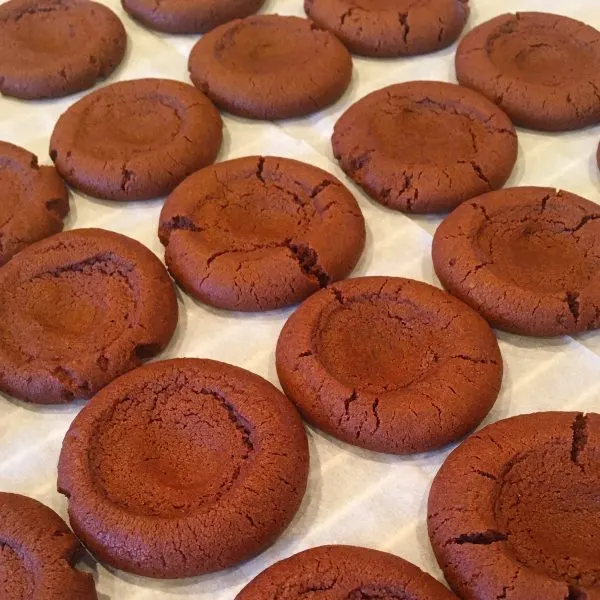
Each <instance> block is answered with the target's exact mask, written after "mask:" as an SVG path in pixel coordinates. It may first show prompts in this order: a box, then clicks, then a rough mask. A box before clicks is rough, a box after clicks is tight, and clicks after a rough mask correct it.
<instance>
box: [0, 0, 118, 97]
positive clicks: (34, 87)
mask: <svg viewBox="0 0 600 600" xmlns="http://www.w3.org/2000/svg"><path fill="white" fill-rule="evenodd" d="M126 45H127V34H126V33H125V28H124V27H123V24H122V23H121V21H120V19H119V18H118V17H117V15H115V14H114V13H113V12H112V11H111V10H110V9H109V8H108V7H107V6H104V5H103V4H99V3H96V2H89V1H88V0H41V1H37V0H10V1H9V2H6V3H5V4H2V5H1V6H0V93H2V94H5V95H7V96H15V97H17V98H23V99H36V98H56V97H60V96H66V95H68V94H73V93H75V92H79V91H81V90H85V89H87V88H90V87H92V86H93V85H94V84H95V83H96V81H97V80H98V79H103V78H105V77H107V76H108V75H110V73H112V72H113V71H114V69H115V68H116V67H117V65H119V63H120V62H121V60H122V59H123V56H124V54H125V47H126Z"/></svg>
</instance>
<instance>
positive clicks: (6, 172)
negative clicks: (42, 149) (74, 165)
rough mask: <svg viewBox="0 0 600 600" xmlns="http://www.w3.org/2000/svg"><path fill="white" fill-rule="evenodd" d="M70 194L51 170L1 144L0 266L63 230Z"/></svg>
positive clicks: (10, 145)
mask: <svg viewBox="0 0 600 600" xmlns="http://www.w3.org/2000/svg"><path fill="white" fill-rule="evenodd" d="M68 213H69V193H68V192H67V188H66V187H65V184H64V183H63V181H62V179H61V178H60V177H59V176H58V174H57V173H56V170H55V169H54V168H52V167H40V166H39V165H38V161H37V157H36V156H34V155H33V154H31V152H27V150H24V149H23V148H19V147H18V146H13V144H8V143H7V142H1V141H0V266H2V265H3V264H4V263H5V262H7V261H8V260H9V259H10V258H11V257H12V256H14V255H15V254H16V253H17V252H19V250H22V249H23V248H25V246H28V245H29V244H31V243H33V242H37V241H38V240H41V239H43V238H45V237H48V236H49V235H52V234H54V233H58V232H59V231H61V230H62V228H63V219H64V218H65V217H66V216H67V214H68Z"/></svg>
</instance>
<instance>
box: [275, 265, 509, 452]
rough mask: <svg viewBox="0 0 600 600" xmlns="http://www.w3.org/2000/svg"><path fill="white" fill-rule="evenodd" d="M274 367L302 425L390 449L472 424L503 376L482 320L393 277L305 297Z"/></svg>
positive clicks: (440, 441) (446, 437)
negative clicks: (311, 425)
mask: <svg viewBox="0 0 600 600" xmlns="http://www.w3.org/2000/svg"><path fill="white" fill-rule="evenodd" d="M276 363H277V374H278V376H279V380H280V382H281V385H282V387H283V390H284V392H285V393H286V395H287V396H288V397H289V398H290V399H291V400H292V401H293V402H294V403H295V404H296V406H298V408H299V410H300V412H301V413H302V415H303V416H304V417H305V418H306V420H307V421H308V422H309V423H311V424H313V425H315V426H316V427H318V428H319V429H322V430H323V431H325V432H326V433H329V434H330V435H333V436H334V437H336V438H339V439H341V440H343V441H345V442H348V443H350V444H353V445H355V446H360V447H362V448H367V449H368V450H375V451H377V452H387V453H393V454H410V453H415V452H423V451H425V450H430V449H433V448H438V447H440V446H443V445H445V444H447V443H449V442H451V441H453V440H456V439H458V438H459V437H461V436H463V435H465V434H466V433H468V432H469V431H471V430H472V429H474V428H475V427H476V426H477V425H478V424H479V423H480V422H481V421H482V419H483V418H484V417H485V416H486V415H487V413H488V412H489V410H490V408H491V407H492V405H493V404H494V402H495V400H496V398H497V396H498V393H499V391H500V384H501V381H502V357H501V355H500V350H499V348H498V343H497V341H496V338H495V337H494V334H493V333H492V331H491V329H490V328H489V326H488V324H487V323H486V322H485V321H484V319H482V318H481V317H480V316H479V315H478V314H477V313H475V312H474V311H472V310H471V309H470V308H469V307H468V306H467V305H466V304H463V303H462V302H460V301H458V300H456V299H455V298H453V297H452V296H450V295H448V294H446V293H445V292H443V291H442V290H440V289H438V288H435V287H433V286H431V285H428V284H426V283H422V282H419V281H414V280H411V279H402V278H399V277H361V278H357V279H348V280H346V281H342V282H340V283H336V284H334V285H332V286H329V287H328V288H326V289H324V290H321V291H320V292H317V293H316V294H314V295H313V296H311V297H310V298H309V299H308V300H306V301H305V302H304V303H303V304H302V305H301V306H300V308H299V309H298V310H297V311H296V312H295V313H294V314H293V315H292V316H291V317H290V318H289V320H288V321H287V323H286V324H285V326H284V327H283V330H282V332H281V335H280V337H279V340H278V342H277V351H276Z"/></svg>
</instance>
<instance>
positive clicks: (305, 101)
mask: <svg viewBox="0 0 600 600" xmlns="http://www.w3.org/2000/svg"><path fill="white" fill-rule="evenodd" d="M189 70H190V77H191V79H192V81H193V83H194V85H195V86H196V87H197V88H198V89H200V90H202V91H203V92H205V93H206V94H207V96H208V97H209V98H210V99H211V100H213V101H214V103H215V104H216V105H217V106H219V107H220V108H223V109H224V110H227V111H228V112H230V113H233V114H236V115H240V116H242V117H249V118H251V119H270V120H275V119H287V118H290V117H301V116H303V115H307V114H310V113H313V112H317V111H318V110H321V109H323V108H325V107H327V106H329V105H330V104H333V103H334V102H335V101H336V100H338V99H339V98H340V96H341V95H342V94H343V93H344V91H345V90H346V88H347V87H348V85H349V84H350V79H351V77H352V59H351V57H350V54H349V52H348V50H346V48H345V47H344V45H343V44H342V43H341V42H340V41H339V40H338V39H337V38H336V37H335V36H334V35H333V34H332V33H330V32H328V31H324V30H321V29H319V28H318V27H317V26H316V25H315V24H314V23H311V21H309V20H307V19H300V18H299V17H283V16H279V15H259V16H254V17H248V18H246V19H241V20H237V21H232V22H231V23H227V24H226V25H221V26H220V27H217V28H216V29H213V31H211V32H210V33H208V34H206V35H205V36H204V37H203V38H202V39H201V40H200V41H199V42H198V43H197V44H196V45H195V46H194V48H193V50H192V53H191V55H190V60H189Z"/></svg>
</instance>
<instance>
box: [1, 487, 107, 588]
mask: <svg viewBox="0 0 600 600" xmlns="http://www.w3.org/2000/svg"><path fill="white" fill-rule="evenodd" d="M82 554H83V548H82V547H81V545H80V544H79V541H78V540H77V538H76V537H75V536H74V535H73V534H72V533H71V531H70V530H69V528H68V527H67V525H66V524H65V522H64V521H63V520H62V519H61V518H60V517H59V516H58V515H57V514H56V513H55V512H54V511H53V510H51V509H49V508H48V507H47V506H44V505H43V504H41V503H40V502H38V501H37V500H33V499H32V498H27V497H26V496H19V495H17V494H7V493H4V492H0V591H1V593H2V600H34V599H35V600H64V599H65V598H69V600H96V599H97V596H96V590H95V588H94V580H93V579H92V576H91V575H88V574H87V573H81V572H79V571H77V570H76V569H75V568H74V565H75V563H76V562H77V560H78V559H79V557H80V556H81V555H82Z"/></svg>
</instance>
